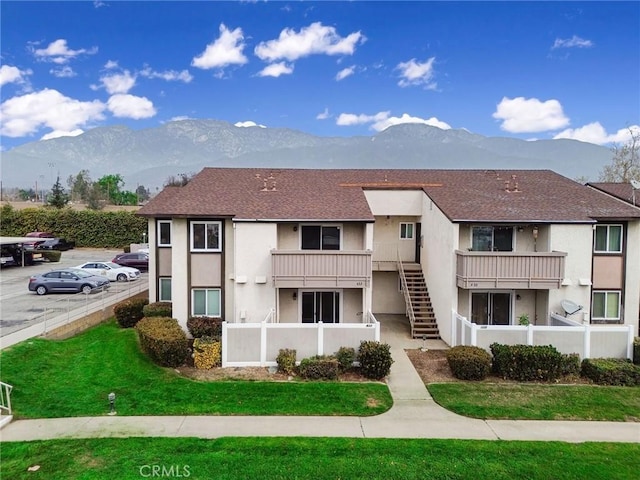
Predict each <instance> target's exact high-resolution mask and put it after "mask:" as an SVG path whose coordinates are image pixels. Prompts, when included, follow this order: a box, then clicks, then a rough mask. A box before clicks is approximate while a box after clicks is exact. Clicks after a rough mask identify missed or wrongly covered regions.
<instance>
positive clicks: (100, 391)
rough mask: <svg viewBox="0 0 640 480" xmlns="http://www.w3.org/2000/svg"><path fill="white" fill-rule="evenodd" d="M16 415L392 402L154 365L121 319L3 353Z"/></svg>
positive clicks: (260, 410) (354, 389) (378, 388)
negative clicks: (111, 408)
mask: <svg viewBox="0 0 640 480" xmlns="http://www.w3.org/2000/svg"><path fill="white" fill-rule="evenodd" d="M0 364H1V365H2V372H1V373H2V376H1V380H2V381H3V382H6V383H9V384H11V385H13V387H14V389H13V392H12V394H11V403H12V406H13V410H14V415H15V417H16V418H46V417H73V416H87V415H102V414H105V413H106V412H107V411H108V401H107V395H108V394H109V393H110V392H115V393H116V396H117V399H116V409H117V411H118V414H119V415H205V414H206V415H358V416H362V415H375V414H379V413H382V412H384V411H386V410H388V409H389V408H391V405H392V403H393V401H392V399H391V395H390V393H389V389H388V388H387V386H386V385H384V384H382V383H376V382H366V383H338V382H247V381H226V382H223V381H219V382H198V381H194V380H190V379H187V378H184V377H181V376H180V375H178V374H177V373H176V372H175V371H174V370H172V369H166V368H160V367H158V366H156V365H154V364H153V363H152V362H151V361H150V360H148V358H147V357H146V356H145V355H144V354H142V353H141V351H140V349H139V347H138V342H137V338H136V333H135V331H133V330H131V329H121V328H119V327H118V326H117V325H116V324H115V322H110V323H106V324H102V325H99V326H97V327H95V328H93V329H90V330H87V331H86V332H84V333H82V334H80V335H78V336H76V337H73V338H70V339H68V340H64V341H50V340H43V339H33V340H28V341H26V342H23V343H20V344H18V345H15V346H13V347H11V348H8V349H6V350H3V351H2V352H1V353H0Z"/></svg>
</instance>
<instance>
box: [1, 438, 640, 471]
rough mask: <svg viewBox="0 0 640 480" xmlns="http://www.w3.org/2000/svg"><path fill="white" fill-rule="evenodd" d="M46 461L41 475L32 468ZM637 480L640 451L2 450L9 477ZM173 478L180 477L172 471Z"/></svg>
mask: <svg viewBox="0 0 640 480" xmlns="http://www.w3.org/2000/svg"><path fill="white" fill-rule="evenodd" d="M34 465H38V466H39V467H40V468H39V470H37V471H35V472H28V471H27V468H29V467H31V466H34ZM154 468H156V469H157V472H158V473H159V474H158V475H156V476H155V478H160V477H161V475H160V473H162V472H163V470H162V469H163V468H164V473H165V475H163V476H164V477H165V478H168V477H171V478H190V479H207V480H209V479H216V480H226V479H243V480H244V479H260V480H269V479H281V480H295V479H313V480H323V479H346V480H351V479H353V480H355V479H361V478H366V479H367V480H375V479H384V480H390V479H393V480H403V479H430V478H434V479H451V480H453V479H473V480H479V479H491V480H503V479H504V480H514V479H530V480H549V479H563V480H573V479H575V480H584V479H593V480H597V479H603V480H605V479H606V480H617V479H621V480H622V479H632V478H638V477H637V475H638V471H640V445H638V444H612V443H580V444H571V443H561V442H505V441H471V440H386V439H340V438H337V439H327V438H223V439H218V440H203V439H194V438H127V439H115V438H106V439H88V440H49V441H38V442H19V443H3V444H2V478H11V479H15V480H19V479H38V478H42V479H51V478H55V479H56V480H66V479H73V480H94V479H114V478H117V479H118V480H126V479H136V480H139V479H140V478H145V477H147V478H154V477H152V475H151V474H152V473H153V469H154ZM171 473H172V474H171Z"/></svg>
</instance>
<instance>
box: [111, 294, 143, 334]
mask: <svg viewBox="0 0 640 480" xmlns="http://www.w3.org/2000/svg"><path fill="white" fill-rule="evenodd" d="M148 303H149V300H147V299H146V298H134V299H132V300H125V301H124V302H120V303H118V304H116V305H115V306H114V307H113V314H114V315H115V316H116V320H117V322H118V325H120V326H121V327H122V328H131V327H135V326H136V323H138V322H139V321H140V320H142V317H144V313H143V309H144V307H145V305H147V304H148Z"/></svg>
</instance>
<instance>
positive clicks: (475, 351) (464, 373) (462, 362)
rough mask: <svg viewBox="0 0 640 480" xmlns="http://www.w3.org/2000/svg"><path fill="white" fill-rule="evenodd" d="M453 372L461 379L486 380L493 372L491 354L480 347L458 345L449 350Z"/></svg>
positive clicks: (449, 361)
mask: <svg viewBox="0 0 640 480" xmlns="http://www.w3.org/2000/svg"><path fill="white" fill-rule="evenodd" d="M447 362H448V363H449V368H450V369H451V373H453V376H454V377H456V378H459V379H460V380H484V379H485V378H487V376H488V375H489V373H490V372H491V355H489V352H487V351H486V350H484V349H482V348H480V347H473V346H467V345H458V346H457V347H453V348H452V349H450V350H449V351H448V352H447Z"/></svg>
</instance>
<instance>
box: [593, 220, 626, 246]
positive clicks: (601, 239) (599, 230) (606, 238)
mask: <svg viewBox="0 0 640 480" xmlns="http://www.w3.org/2000/svg"><path fill="white" fill-rule="evenodd" d="M594 251H595V252H606V253H620V252H622V225H596V237H595V246H594Z"/></svg>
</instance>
